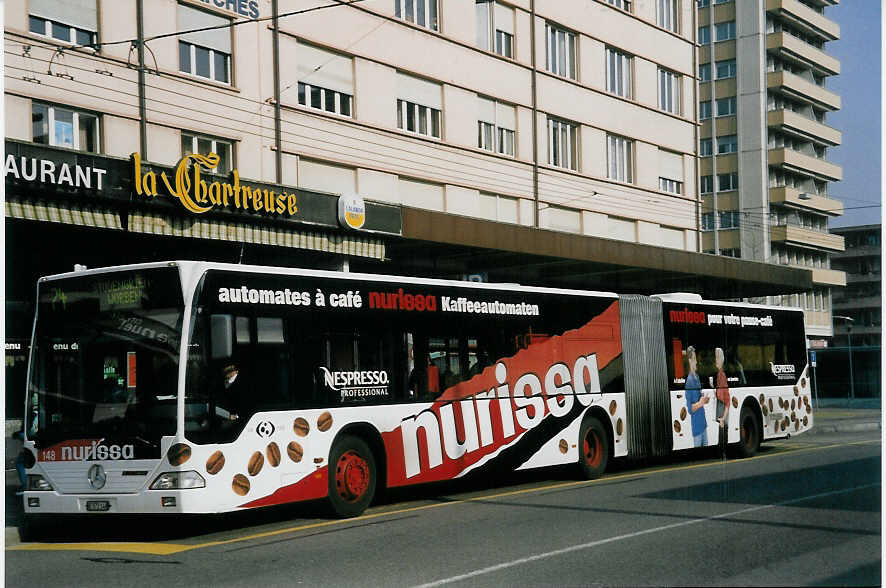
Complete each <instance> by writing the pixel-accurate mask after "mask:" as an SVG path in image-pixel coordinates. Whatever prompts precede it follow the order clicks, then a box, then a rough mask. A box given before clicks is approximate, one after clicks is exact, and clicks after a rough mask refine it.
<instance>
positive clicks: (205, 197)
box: [132, 153, 298, 216]
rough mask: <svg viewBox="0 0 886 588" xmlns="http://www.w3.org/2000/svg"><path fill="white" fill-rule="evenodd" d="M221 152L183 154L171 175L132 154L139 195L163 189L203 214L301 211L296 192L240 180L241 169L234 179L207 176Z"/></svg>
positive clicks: (233, 172) (154, 192) (288, 213)
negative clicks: (145, 165)
mask: <svg viewBox="0 0 886 588" xmlns="http://www.w3.org/2000/svg"><path fill="white" fill-rule="evenodd" d="M218 162H219V156H218V155H217V154H215V153H210V154H209V155H201V154H199V153H192V154H190V155H186V156H184V157H182V158H181V159H180V160H179V162H178V164H176V166H175V173H174V174H173V177H172V178H170V177H168V176H167V175H166V172H165V171H160V172H159V176H158V173H157V172H156V171H154V170H142V164H141V156H139V154H138V153H133V154H132V164H133V184H134V187H135V191H136V193H137V194H138V195H139V196H145V197H148V198H153V197H155V196H158V195H160V194H161V193H162V191H163V189H164V188H165V193H166V194H168V195H169V196H172V197H175V198H178V200H179V201H180V202H181V204H182V206H183V207H184V208H185V209H186V210H188V211H189V212H192V213H194V214H203V213H205V212H209V211H210V210H213V209H216V208H226V209H231V210H237V211H243V212H254V213H260V214H267V215H279V216H293V215H295V214H296V213H297V212H298V203H297V199H296V194H294V193H291V192H287V191H283V190H281V191H280V192H277V191H275V190H272V189H271V190H269V189H268V188H266V187H265V188H260V187H256V186H249V185H246V184H241V183H240V173H239V172H238V171H237V170H236V169H235V170H233V171H232V172H231V179H230V181H220V180H218V179H214V178H204V177H203V174H204V173H205V172H211V171H212V170H214V169H215V168H216V166H217V165H218Z"/></svg>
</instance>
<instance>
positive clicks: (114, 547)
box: [6, 542, 189, 555]
mask: <svg viewBox="0 0 886 588" xmlns="http://www.w3.org/2000/svg"><path fill="white" fill-rule="evenodd" d="M188 548H189V546H188V545H178V544H175V543H110V542H108V543H22V544H21V545H14V546H12V547H7V548H6V550H7V551H107V552H113V553H141V554H147V555H174V554H176V553H180V552H182V551H187V549H188Z"/></svg>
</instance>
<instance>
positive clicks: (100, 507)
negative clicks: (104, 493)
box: [86, 500, 111, 512]
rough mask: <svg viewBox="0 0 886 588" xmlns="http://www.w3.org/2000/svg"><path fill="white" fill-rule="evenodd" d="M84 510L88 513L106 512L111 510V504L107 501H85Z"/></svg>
mask: <svg viewBox="0 0 886 588" xmlns="http://www.w3.org/2000/svg"><path fill="white" fill-rule="evenodd" d="M86 510H88V511H89V512H106V511H109V510H111V503H110V501H108V500H87V501H86Z"/></svg>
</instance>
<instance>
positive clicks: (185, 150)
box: [182, 133, 234, 175]
mask: <svg viewBox="0 0 886 588" xmlns="http://www.w3.org/2000/svg"><path fill="white" fill-rule="evenodd" d="M192 153H199V154H200V155H209V154H210V153H215V154H217V155H218V166H216V168H215V173H217V174H222V175H225V174H227V173H228V172H230V171H231V170H232V169H233V168H234V160H233V153H234V146H233V144H232V143H231V142H230V141H224V140H222V139H216V138H215V137H206V136H202V135H192V134H190V133H182V157H185V156H186V155H191V154H192Z"/></svg>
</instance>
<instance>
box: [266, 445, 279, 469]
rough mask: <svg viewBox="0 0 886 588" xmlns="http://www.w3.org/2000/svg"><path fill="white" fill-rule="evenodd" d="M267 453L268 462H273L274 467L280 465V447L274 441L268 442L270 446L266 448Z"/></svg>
mask: <svg viewBox="0 0 886 588" xmlns="http://www.w3.org/2000/svg"><path fill="white" fill-rule="evenodd" d="M265 455H267V456H268V463H269V464H271V467H272V468H275V467H277V466H278V465H280V447H279V446H278V445H277V444H276V443H274V442H273V441H271V442H270V443H268V447H267V449H265Z"/></svg>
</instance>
